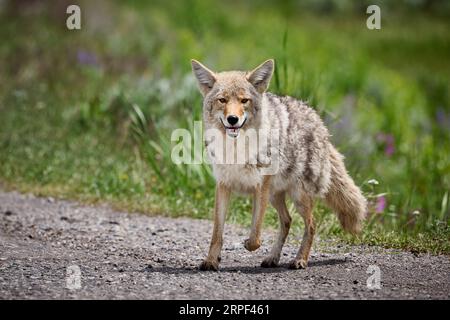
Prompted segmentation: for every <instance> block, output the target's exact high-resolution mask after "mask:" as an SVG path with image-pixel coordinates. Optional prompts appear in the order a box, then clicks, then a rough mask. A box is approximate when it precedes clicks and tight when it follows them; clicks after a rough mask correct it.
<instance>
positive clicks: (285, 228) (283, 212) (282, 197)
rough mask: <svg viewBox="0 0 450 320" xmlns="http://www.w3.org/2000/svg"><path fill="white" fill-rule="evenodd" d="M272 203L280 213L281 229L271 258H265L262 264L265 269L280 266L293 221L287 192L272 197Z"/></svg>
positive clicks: (271, 252) (270, 255)
mask: <svg viewBox="0 0 450 320" xmlns="http://www.w3.org/2000/svg"><path fill="white" fill-rule="evenodd" d="M270 203H271V204H272V206H273V207H274V208H275V210H276V211H277V213H278V218H279V223H280V227H279V231H278V237H277V239H276V241H275V242H274V244H273V247H272V250H271V251H270V254H269V256H268V257H267V258H265V259H264V260H263V262H262V263H261V267H263V268H273V267H276V266H278V263H279V262H280V256H281V250H282V249H283V245H284V243H285V241H286V238H287V236H288V234H289V229H290V227H291V220H292V219H291V216H290V215H289V211H288V209H287V207H286V194H285V192H280V193H277V194H274V195H272V196H271V197H270Z"/></svg>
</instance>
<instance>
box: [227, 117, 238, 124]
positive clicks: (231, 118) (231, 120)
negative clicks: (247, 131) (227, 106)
mask: <svg viewBox="0 0 450 320" xmlns="http://www.w3.org/2000/svg"><path fill="white" fill-rule="evenodd" d="M227 121H228V123H229V124H231V125H232V126H234V125H235V124H236V123H238V121H239V117H236V116H228V117H227Z"/></svg>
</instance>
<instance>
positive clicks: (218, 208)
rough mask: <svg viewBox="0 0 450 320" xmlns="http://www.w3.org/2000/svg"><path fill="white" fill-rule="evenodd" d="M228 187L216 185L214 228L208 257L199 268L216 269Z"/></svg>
mask: <svg viewBox="0 0 450 320" xmlns="http://www.w3.org/2000/svg"><path fill="white" fill-rule="evenodd" d="M230 193H231V191H230V188H229V187H227V186H225V185H223V184H221V183H218V184H217V186H216V203H215V208H214V229H213V234H212V239H211V245H210V248H209V253H208V257H207V258H206V260H205V261H203V262H202V264H201V265H200V269H201V270H218V268H219V260H220V251H221V250H222V245H223V229H224V225H225V218H226V214H227V208H228V202H229V200H230Z"/></svg>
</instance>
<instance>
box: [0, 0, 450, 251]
mask: <svg viewBox="0 0 450 320" xmlns="http://www.w3.org/2000/svg"><path fill="white" fill-rule="evenodd" d="M105 5H106V4H105ZM84 6H85V7H86V10H87V11H89V10H91V9H92V10H94V8H91V9H90V7H89V2H85V4H83V6H82V7H84ZM107 6H108V10H105V11H104V12H108V14H106V13H101V12H99V13H98V15H99V16H97V17H96V19H95V21H94V20H92V21H90V20H89V19H88V20H87V21H86V28H84V29H83V30H82V31H79V32H68V31H67V30H65V29H64V28H63V27H61V24H63V21H64V20H63V19H61V17H59V16H56V17H55V16H52V14H49V13H47V11H42V12H38V13H37V14H36V13H30V14H31V16H27V14H28V13H24V14H23V15H22V16H17V17H11V16H7V15H3V16H2V20H1V21H2V28H0V35H1V37H2V39H5V41H2V43H1V44H0V57H1V59H0V70H1V72H0V77H1V81H0V114H1V117H0V181H1V182H2V183H3V184H4V185H5V187H6V188H14V189H17V190H20V191H31V192H33V193H36V194H39V195H46V196H57V197H63V198H70V199H76V200H79V201H82V202H88V203H97V202H107V203H110V204H112V205H113V206H114V207H116V208H120V209H124V210H132V211H139V212H145V213H150V214H165V215H170V216H181V215H183V216H190V217H195V218H207V217H210V215H211V210H212V207H213V193H214V191H213V190H214V182H213V179H212V177H211V174H210V169H209V168H208V167H207V166H205V165H199V166H189V167H186V166H176V165H174V164H172V162H171V161H170V152H171V145H172V144H171V142H170V134H171V132H172V130H173V129H175V128H192V125H193V121H194V120H198V119H200V114H201V110H200V96H199V94H198V92H197V90H196V88H195V83H194V82H193V79H192V77H190V76H189V63H188V61H189V59H190V58H191V57H196V58H198V59H201V60H203V61H205V62H206V63H208V64H210V65H211V66H217V68H218V69H223V68H229V67H230V66H231V67H234V66H236V67H252V66H254V65H256V64H258V63H259V62H260V61H262V60H264V59H265V58H267V57H275V58H276V60H277V70H278V71H277V74H276V77H275V79H274V82H273V83H272V87H271V91H275V92H278V93H281V94H290V95H294V96H297V97H301V98H303V99H305V100H306V99H307V100H309V101H310V103H311V104H312V105H313V106H314V107H315V108H316V109H317V110H318V111H319V112H320V113H321V115H322V116H323V118H324V119H325V121H326V122H327V124H328V126H329V128H330V131H331V132H332V133H333V140H334V143H335V144H336V145H337V146H338V148H339V149H340V150H341V151H342V152H343V153H344V154H345V155H346V163H347V166H348V168H349V171H350V172H351V174H352V176H354V177H355V180H356V182H357V183H358V184H359V185H360V186H361V187H362V189H363V190H364V192H365V194H366V195H367V196H368V197H369V198H370V200H371V204H372V210H371V216H370V219H369V221H368V225H367V227H366V229H365V232H364V233H363V235H362V236H361V237H359V238H350V237H348V236H346V235H343V234H342V233H341V231H340V229H339V227H338V224H337V220H336V219H335V217H334V216H333V215H332V214H330V213H329V212H328V211H327V209H325V208H324V207H322V206H320V205H318V206H317V208H316V216H317V218H318V226H319V228H318V229H319V233H320V234H321V235H323V236H333V237H339V238H341V239H343V240H345V241H348V242H351V243H368V244H374V245H382V246H387V247H396V248H403V249H408V250H414V251H421V252H422V251H428V252H433V253H447V254H448V253H449V252H450V241H449V240H450V230H449V218H450V213H449V210H450V209H449V207H450V206H449V203H448V197H449V190H450V158H449V157H450V152H449V151H450V142H449V141H450V139H449V138H450V133H449V129H448V128H449V127H450V113H449V111H448V110H449V97H448V74H449V71H450V64H449V63H448V59H446V57H448V53H449V52H450V47H449V43H450V41H449V40H450V39H449V36H448V32H447V30H448V22H446V21H445V19H437V18H436V19H431V18H429V17H426V16H422V15H417V16H414V17H413V18H414V19H410V20H408V19H406V18H404V17H402V16H401V15H400V16H398V17H391V18H390V17H389V16H388V17H386V23H385V24H384V26H385V30H386V31H383V32H370V31H368V30H367V29H365V28H364V23H365V17H364V16H361V15H355V14H349V15H346V16H345V17H343V16H339V15H331V16H312V15H307V14H303V15H300V14H298V15H297V14H294V15H292V16H291V17H289V18H288V19H286V17H285V16H284V15H283V12H282V10H281V9H280V10H278V7H270V6H268V7H261V8H259V9H258V10H253V9H252V8H249V7H247V6H242V7H241V8H240V10H238V11H237V12H235V14H233V15H231V14H228V13H229V12H230V10H231V7H229V6H227V5H226V4H220V5H214V4H210V3H209V2H207V1H193V2H191V3H190V4H189V5H187V4H186V5H178V6H176V5H173V4H163V3H159V2H156V3H155V4H153V5H152V6H150V5H145V4H143V3H142V4H134V3H133V4H131V3H126V4H120V5H119V4H118V3H112V4H109V5H107ZM44 9H45V8H44ZM102 12H103V11H102ZM188 13H189V14H188ZM249 18H251V21H252V28H248V27H247V24H246V23H245V21H246V19H249ZM268 21H270V23H269V24H268V23H267V22H268ZM412 21H413V22H412ZM94 22H95V23H94ZM94 26H95V28H94ZM361 26H362V27H361ZM318 39H320V41H318ZM373 180H376V181H377V182H378V184H375V183H374V182H373ZM370 181H372V182H371V183H369V182H370ZM249 210H250V201H249V200H248V199H238V201H235V202H234V203H233V206H232V208H231V212H232V213H231V215H230V217H229V220H231V221H232V222H235V223H240V224H244V225H248V224H249V221H250V215H249V213H248V212H249ZM291 210H292V208H291ZM293 216H294V217H295V224H294V230H293V232H294V233H295V234H300V228H301V222H300V221H299V219H298V217H297V215H296V214H293ZM276 223H277V222H276V215H275V213H274V212H273V210H270V212H269V213H268V215H267V219H266V226H272V227H274V226H276Z"/></svg>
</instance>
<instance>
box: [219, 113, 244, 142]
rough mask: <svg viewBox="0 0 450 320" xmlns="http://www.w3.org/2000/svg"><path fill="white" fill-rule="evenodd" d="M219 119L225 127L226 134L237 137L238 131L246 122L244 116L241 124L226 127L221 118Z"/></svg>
mask: <svg viewBox="0 0 450 320" xmlns="http://www.w3.org/2000/svg"><path fill="white" fill-rule="evenodd" d="M220 121H221V122H222V124H223V127H224V128H225V132H226V133H227V135H228V136H229V137H231V138H237V137H238V136H239V131H240V130H241V128H242V127H243V126H244V124H245V122H247V117H245V119H244V121H243V122H242V124H241V125H240V126H231V127H227V126H226V125H225V124H224V123H223V120H222V119H220Z"/></svg>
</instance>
